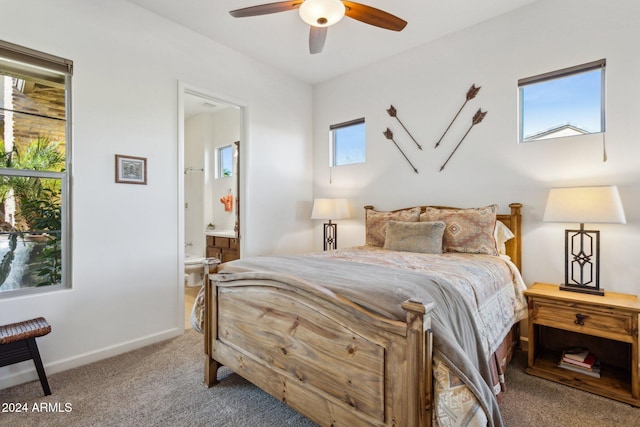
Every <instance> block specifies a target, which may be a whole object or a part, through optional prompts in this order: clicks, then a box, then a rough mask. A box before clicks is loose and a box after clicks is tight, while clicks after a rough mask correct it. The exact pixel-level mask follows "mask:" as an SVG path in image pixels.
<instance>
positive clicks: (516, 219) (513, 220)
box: [364, 203, 522, 271]
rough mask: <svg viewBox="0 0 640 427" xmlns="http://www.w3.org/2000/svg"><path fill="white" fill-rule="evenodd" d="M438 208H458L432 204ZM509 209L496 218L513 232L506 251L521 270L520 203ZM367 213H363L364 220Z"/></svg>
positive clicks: (371, 207)
mask: <svg viewBox="0 0 640 427" xmlns="http://www.w3.org/2000/svg"><path fill="white" fill-rule="evenodd" d="M432 207H434V208H438V209H458V208H454V207H450V206H432ZM364 208H365V210H368V209H373V206H365V207H364ZM426 208H427V206H420V213H423V212H424V211H425V209H426ZM509 208H510V209H511V211H510V213H508V214H498V215H497V217H496V219H497V220H498V221H501V222H502V223H503V224H504V225H506V226H507V227H509V229H510V230H511V232H512V233H513V235H514V237H513V239H511V240H509V241H507V242H506V244H505V246H506V252H507V255H509V257H510V258H511V261H512V262H513V263H514V264H515V265H516V266H517V267H518V270H520V271H522V214H521V212H520V211H521V209H522V203H511V204H509ZM401 210H403V209H396V210H394V211H393V212H396V211H401ZM366 220H367V215H365V222H366Z"/></svg>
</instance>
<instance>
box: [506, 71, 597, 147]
mask: <svg viewBox="0 0 640 427" xmlns="http://www.w3.org/2000/svg"><path fill="white" fill-rule="evenodd" d="M605 63H606V62H605V60H604V59H601V60H599V61H594V62H590V63H588V64H582V65H578V66H575V67H570V68H565V69H562V70H558V71H552V72H550V73H545V74H542V75H538V76H534V77H528V78H525V79H521V80H519V81H518V88H519V95H520V97H519V98H520V106H519V107H520V126H519V131H520V132H519V141H520V142H528V141H537V140H541V139H550V138H559V137H565V136H573V135H584V134H590V133H600V132H604V130H605V109H604V104H605V102H604V100H605V93H604V88H605V85H604V71H605Z"/></svg>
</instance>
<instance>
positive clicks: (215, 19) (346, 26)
mask: <svg viewBox="0 0 640 427" xmlns="http://www.w3.org/2000/svg"><path fill="white" fill-rule="evenodd" d="M128 1H130V2H131V3H134V4H136V5H138V6H140V7H142V8H144V9H147V10H149V11H151V12H154V13H156V14H158V15H160V16H163V17H165V18H166V19H169V20H171V21H173V22H176V23H178V24H180V25H182V26H184V27H187V28H190V29H191V30H193V31H195V32H197V33H200V34H202V35H204V36H206V37H208V38H210V39H212V40H215V41H217V42H219V43H221V44H223V45H226V46H228V47H230V48H232V49H234V50H237V51H239V52H242V53H244V54H246V55H248V56H250V57H253V58H256V59H259V60H260V61H262V62H265V63H268V64H271V65H272V66H274V67H276V68H279V69H281V70H283V71H285V72H287V73H288V74H290V75H293V76H295V77H297V78H299V79H300V80H302V81H305V82H309V83H312V84H314V83H319V82H322V81H325V80H328V79H330V78H333V77H336V76H339V75H341V74H344V73H346V72H349V71H352V70H355V69H358V68H360V67H363V66H365V65H368V64H371V63H373V62H378V61H381V60H384V59H386V58H389V57H390V56H392V55H395V54H397V53H399V52H402V51H405V50H408V49H411V48H413V47H416V46H419V45H421V44H424V43H428V42H429V41H432V40H435V39H437V38H440V37H442V36H444V35H446V34H449V33H452V32H455V31H458V30H461V29H463V28H466V27H469V26H472V25H474V24H477V23H479V22H482V21H485V20H487V19H491V18H493V17H495V16H498V15H502V14H504V13H507V12H509V11H511V10H514V9H517V8H519V7H522V6H524V5H527V4H529V3H533V2H534V1H536V0H395V1H388V0H387V1H385V0H362V1H359V3H362V4H366V5H367V6H372V7H375V8H378V9H382V10H384V11H386V12H389V13H391V14H393V15H396V16H398V17H400V18H402V19H404V20H405V21H407V22H408V24H407V26H406V27H405V29H404V30H403V31H401V32H395V31H388V30H383V29H380V28H377V27H373V26H371V25H367V24H364V23H362V22H359V21H356V20H353V19H351V18H348V17H345V18H344V19H342V21H340V22H338V23H337V24H335V25H334V26H332V27H330V28H329V29H328V35H327V39H326V43H325V45H324V50H323V51H322V52H321V53H319V54H315V55H311V54H309V44H308V43H309V42H308V39H309V26H308V25H307V24H305V23H304V22H303V21H302V20H301V19H300V17H299V16H298V12H297V10H293V11H287V12H281V13H275V14H271V15H262V16H253V17H248V18H233V17H232V16H231V15H229V11H230V10H235V9H240V8H244V7H249V6H256V5H259V4H263V3H271V2H273V0H266V1H265V0H236V1H224V0H128Z"/></svg>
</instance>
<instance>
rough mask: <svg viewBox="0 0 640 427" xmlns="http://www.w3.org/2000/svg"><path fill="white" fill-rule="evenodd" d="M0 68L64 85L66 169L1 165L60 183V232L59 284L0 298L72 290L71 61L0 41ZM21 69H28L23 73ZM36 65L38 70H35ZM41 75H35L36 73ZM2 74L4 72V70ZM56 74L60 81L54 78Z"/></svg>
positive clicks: (12, 172) (8, 172)
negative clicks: (11, 68)
mask: <svg viewBox="0 0 640 427" xmlns="http://www.w3.org/2000/svg"><path fill="white" fill-rule="evenodd" d="M0 58H1V59H3V60H4V61H3V63H0V69H3V70H6V72H7V74H9V73H11V74H13V73H16V70H17V73H18V74H19V73H20V72H24V73H25V74H27V75H29V76H30V77H34V78H41V79H43V80H46V81H49V82H56V83H61V84H63V85H64V98H65V141H64V143H65V169H64V171H63V172H52V171H42V170H29V169H8V168H0V176H16V177H26V178H44V179H59V180H60V182H61V186H60V228H61V230H60V234H61V264H62V265H61V276H60V283H58V284H54V285H47V286H36V287H28V288H20V289H14V290H7V291H2V292H0V299H6V298H13V297H18V296H24V295H31V294H39V293H43V292H52V291H58V290H63V289H72V287H73V284H72V274H71V271H72V254H71V250H72V242H71V236H72V221H71V206H72V191H71V180H72V178H71V177H72V176H73V175H72V161H71V159H72V158H73V151H72V147H73V134H72V129H73V126H72V76H73V61H71V60H69V59H65V58H61V57H58V56H55V55H51V54H48V53H45V52H40V51H37V50H34V49H30V48H27V47H24V46H20V45H16V44H13V43H9V42H6V41H4V40H0ZM7 62H14V63H18V64H17V65H16V66H15V68H13V70H10V69H9V64H7ZM21 65H23V68H27V69H28V70H27V71H26V72H25V71H23V70H21V68H20V67H21ZM32 67H36V68H37V69H38V70H34V69H33V68H32ZM12 71H13V73H12ZM40 72H41V73H42V74H38V73H40ZM3 74H4V73H3ZM55 76H57V77H58V79H59V80H55V79H54V77H55Z"/></svg>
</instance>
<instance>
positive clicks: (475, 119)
mask: <svg viewBox="0 0 640 427" xmlns="http://www.w3.org/2000/svg"><path fill="white" fill-rule="evenodd" d="M487 113H488V111H485V112H484V113H483V112H482V111H480V108H478V111H477V112H476V114H474V115H473V119H472V120H471V126H470V127H469V129H468V130H467V133H465V134H464V136H463V137H462V139H461V140H460V142H458V145H456V148H454V149H453V151H452V152H451V154H449V157H447V160H446V161H445V162H444V164H443V165H442V167H441V168H440V172H442V170H443V169H444V167H445V166H447V163H449V160H450V159H451V157H453V155H454V153H455V152H456V150H457V149H458V147H460V144H462V141H464V139H465V138H466V136H467V135H468V134H469V132H471V129H473V127H474V126H475V125H477V124H478V123H480V122H481V121H482V119H484V116H486V115H487Z"/></svg>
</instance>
